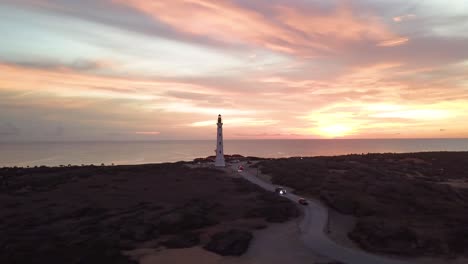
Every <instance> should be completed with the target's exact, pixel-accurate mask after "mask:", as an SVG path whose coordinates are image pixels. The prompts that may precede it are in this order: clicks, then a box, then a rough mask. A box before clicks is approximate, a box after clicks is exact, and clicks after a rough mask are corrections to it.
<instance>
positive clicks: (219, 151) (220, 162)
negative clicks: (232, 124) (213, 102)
mask: <svg viewBox="0 0 468 264" xmlns="http://www.w3.org/2000/svg"><path fill="white" fill-rule="evenodd" d="M216 125H217V126H218V133H217V136H216V138H217V140H216V150H215V151H216V160H215V166H216V167H225V166H226V163H225V162H224V148H223V121H222V120H221V115H218V123H217V124H216Z"/></svg>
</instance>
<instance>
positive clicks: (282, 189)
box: [275, 187, 286, 195]
mask: <svg viewBox="0 0 468 264" xmlns="http://www.w3.org/2000/svg"><path fill="white" fill-rule="evenodd" d="M275 193H277V194H279V195H285V194H286V190H285V189H284V188H283V187H276V188H275Z"/></svg>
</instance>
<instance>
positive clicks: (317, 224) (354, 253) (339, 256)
mask: <svg viewBox="0 0 468 264" xmlns="http://www.w3.org/2000/svg"><path fill="white" fill-rule="evenodd" d="M239 174H240V175H241V176H242V177H243V178H244V179H246V180H248V181H250V182H252V183H254V184H257V185H258V186H260V187H262V188H263V189H265V190H268V191H275V188H276V186H274V185H272V184H270V183H268V182H265V181H263V180H261V179H259V178H257V177H255V176H254V175H252V174H251V173H249V172H248V171H246V170H244V171H242V172H239ZM285 197H286V198H288V199H290V200H292V201H293V202H295V203H297V200H298V199H299V198H300V197H299V196H297V195H295V194H292V193H287V194H286V195H285ZM327 220H328V210H327V209H326V208H325V207H324V206H323V205H321V204H320V203H318V202H315V201H311V200H309V205H307V206H304V219H303V220H302V222H301V223H300V230H301V239H302V240H303V241H304V243H305V245H306V246H307V247H308V248H310V249H312V250H313V251H314V252H315V253H317V254H319V255H322V256H326V257H329V258H330V259H333V260H337V261H340V262H344V263H347V264H409V263H410V262H406V261H402V260H397V259H391V258H386V257H382V256H377V255H373V254H370V253H367V252H364V251H360V250H356V249H351V248H347V247H344V246H341V245H339V244H336V243H335V242H334V241H333V240H331V239H330V238H329V237H328V236H327V235H326V234H325V232H324V231H325V228H326V226H327Z"/></svg>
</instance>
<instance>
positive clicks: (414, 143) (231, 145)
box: [0, 138, 468, 167]
mask: <svg viewBox="0 0 468 264" xmlns="http://www.w3.org/2000/svg"><path fill="white" fill-rule="evenodd" d="M215 143H216V142H215V140H208V139H185V140H138V141H136V140H135V141H134V140H125V141H123V140H122V141H116V140H107V141H102V140H87V141H31V142H25V141H19V142H0V146H1V147H0V167H9V166H22V167H25V166H60V165H68V164H71V165H82V164H85V165H86V164H88V165H89V164H95V165H96V164H102V163H104V164H106V165H109V164H116V165H133V164H145V163H163V162H177V161H192V160H193V159H195V158H203V157H207V156H212V155H214V148H215V145H216V144H215ZM428 151H468V139H467V138H409V139H397V138H388V139H350V138H346V139H343V138H340V139H226V140H225V154H227V155H232V154H240V155H243V156H256V157H262V158H286V157H293V156H304V157H306V156H335V155H347V154H367V153H405V152H428Z"/></svg>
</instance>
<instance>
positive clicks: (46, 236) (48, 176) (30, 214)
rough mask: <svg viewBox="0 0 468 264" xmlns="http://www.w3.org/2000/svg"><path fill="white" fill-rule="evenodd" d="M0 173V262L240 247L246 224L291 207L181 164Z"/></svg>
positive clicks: (290, 212)
mask: <svg viewBox="0 0 468 264" xmlns="http://www.w3.org/2000/svg"><path fill="white" fill-rule="evenodd" d="M0 178H1V179H2V182H1V183H2V184H1V185H0V208H2V210H0V263H31V262H32V261H33V262H36V263H91V264H92V263H99V264H102V263H134V261H133V260H131V259H128V258H127V257H126V256H124V255H123V254H122V251H124V250H132V249H136V248H139V247H141V246H145V247H152V248H158V247H161V248H162V247H166V248H168V247H169V248H186V247H193V246H203V245H206V246H205V249H207V250H212V251H214V252H215V253H217V254H221V255H239V254H242V253H243V252H244V251H245V250H246V249H247V247H248V245H249V242H250V238H251V236H252V234H251V230H253V229H258V228H264V227H266V226H267V225H268V222H283V221H287V220H288V219H290V218H291V217H295V216H296V215H297V208H296V207H295V205H294V204H292V203H290V202H288V201H287V200H284V199H282V198H279V197H277V196H276V195H274V194H273V193H270V192H266V191H263V190H262V189H260V188H258V187H257V186H255V185H252V184H250V183H249V182H247V181H244V180H242V179H238V178H237V179H236V178H231V177H228V176H227V175H226V174H225V173H224V172H223V171H220V170H216V169H211V168H194V169H191V168H189V167H187V166H185V165H184V163H172V164H154V165H135V166H109V167H107V166H79V167H78V166H77V167H55V168H47V167H41V168H3V169H0ZM272 201H275V203H272ZM232 230H235V231H232ZM218 243H222V244H220V245H218Z"/></svg>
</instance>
